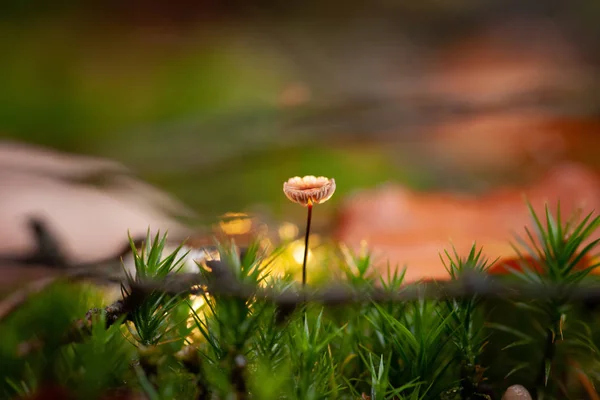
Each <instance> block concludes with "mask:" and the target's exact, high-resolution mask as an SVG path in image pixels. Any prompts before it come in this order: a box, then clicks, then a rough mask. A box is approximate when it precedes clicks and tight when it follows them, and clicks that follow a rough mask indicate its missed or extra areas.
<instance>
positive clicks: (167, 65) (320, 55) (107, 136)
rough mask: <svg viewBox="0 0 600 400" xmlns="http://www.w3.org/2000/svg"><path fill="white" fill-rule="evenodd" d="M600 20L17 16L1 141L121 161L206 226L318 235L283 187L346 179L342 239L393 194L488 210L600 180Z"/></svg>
mask: <svg viewBox="0 0 600 400" xmlns="http://www.w3.org/2000/svg"><path fill="white" fill-rule="evenodd" d="M599 18H600V3H599V2H597V1H594V0H580V1H573V2H564V1H558V0H547V1H531V2H523V1H513V0H488V1H476V0H460V1H451V2H440V1H432V0H423V1H400V0H399V1H389V0H374V1H369V2H365V3H363V2H342V1H335V0H328V1H305V2H289V1H278V0H270V1H262V2H243V1H218V2H217V1H194V2H192V1H175V2H158V1H157V2H146V1H125V2H123V1H112V0H107V1H103V2H80V1H74V0H60V1H53V2H45V1H42V0H28V1H20V0H19V1H17V0H5V1H3V2H2V4H1V5H0V55H1V61H0V137H1V138H3V139H7V140H10V141H11V142H14V141H17V142H20V143H26V144H32V145H39V146H43V147H44V148H47V149H51V150H56V151H64V152H69V153H74V154H80V155H86V156H93V157H101V158H102V159H107V160H114V161H115V162H118V163H120V164H122V165H124V166H126V167H127V168H129V169H130V170H131V171H133V173H134V174H135V175H136V176H137V177H139V178H140V179H141V180H143V181H145V182H148V183H149V184H150V185H152V186H153V187H155V188H158V189H159V190H161V191H164V192H165V193H168V195H169V196H172V197H173V198H176V199H178V200H179V201H180V202H181V203H182V204H185V205H186V207H188V209H189V211H190V214H189V215H192V214H193V215H194V218H192V219H193V223H194V224H197V226H202V225H206V224H207V223H210V222H212V221H213V220H214V219H215V218H217V217H218V216H220V215H223V214H224V213H227V212H250V211H257V212H261V213H263V214H264V215H269V216H270V217H272V218H274V219H276V220H278V221H281V220H284V219H286V220H292V221H295V222H297V223H301V221H302V219H303V218H304V210H303V209H302V208H301V207H298V206H297V205H294V204H291V203H290V202H288V201H287V200H286V199H285V197H284V196H283V194H282V191H281V186H282V183H283V181H284V180H286V179H287V178H288V177H291V176H295V175H304V174H315V175H325V176H330V177H335V179H336V181H337V187H338V190H337V192H336V195H335V196H334V197H333V198H332V199H331V200H330V202H328V203H327V206H323V207H321V208H319V209H318V211H317V213H318V214H319V216H318V218H316V219H315V224H316V225H315V227H316V229H317V232H319V231H320V230H321V231H327V230H330V229H333V228H334V227H335V224H336V221H337V218H338V216H337V214H336V210H337V207H338V206H339V205H340V204H341V202H343V201H344V199H345V198H346V196H347V195H349V194H351V193H354V192H356V191H358V190H361V189H368V188H375V187H379V186H380V185H381V184H383V183H385V182H395V183H396V184H401V185H403V187H406V188H409V189H410V190H415V191H428V192H432V191H444V192H451V193H467V194H468V193H471V194H480V193H485V192H486V191H489V190H490V189H491V188H495V187H498V186H502V185H513V184H518V185H528V184H529V183H530V182H534V181H535V180H536V179H539V178H540V177H541V176H543V175H544V174H546V173H547V172H548V170H550V169H551V168H553V167H555V166H557V165H559V164H561V163H562V162H564V161H567V160H570V161H577V162H581V163H584V164H585V165H586V166H587V167H586V168H590V169H591V170H595V169H596V168H597V167H598V166H600V162H599V160H598V152H597V148H598V144H599V143H600V142H599V140H598V139H599V137H598V134H597V132H599V128H600V120H599V117H600V95H599V93H600V91H599V88H600V46H599V44H600V24H599V23H598V21H599ZM11 154H12V153H11ZM28 157H29V158H36V157H37V156H33V155H32V156H28V155H27V154H25V155H24V156H23V158H24V159H27V158H28ZM40 168H43V167H40ZM71 168H72V169H73V170H75V171H76V170H78V169H79V167H77V165H75V164H74V165H73V166H72V167H71ZM5 193H6V192H5ZM44 193H45V192H42V193H40V194H39V196H40V197H41V198H44V196H46V194H44ZM0 196H3V194H2V193H0ZM41 207H43V205H42V206H41ZM189 221H190V219H188V222H189ZM300 230H301V229H300Z"/></svg>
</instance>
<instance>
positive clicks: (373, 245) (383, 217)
mask: <svg viewBox="0 0 600 400" xmlns="http://www.w3.org/2000/svg"><path fill="white" fill-rule="evenodd" d="M524 196H526V198H527V199H528V200H529V201H530V202H531V204H532V206H533V208H534V210H535V211H536V213H538V215H542V214H541V213H543V211H544V205H545V203H546V202H547V203H548V204H549V205H550V208H551V210H556V204H557V201H559V200H560V203H561V213H562V215H563V216H564V217H568V216H571V215H573V213H575V212H576V211H578V210H581V211H582V212H583V213H588V212H590V211H592V210H593V209H600V178H599V177H598V175H596V174H595V173H594V172H592V171H590V170H588V169H586V168H584V167H583V166H581V165H578V164H570V163H569V164H563V165H561V166H558V167H556V168H554V169H552V170H551V171H549V172H548V173H547V174H546V176H544V177H543V178H542V179H540V180H539V181H538V182H536V183H534V184H532V185H531V186H529V187H526V188H519V187H508V188H503V189H497V190H495V191H493V192H490V193H488V194H486V195H483V196H479V197H477V196H467V195H456V194H450V193H417V192H414V191H411V190H409V189H407V188H404V187H402V186H400V185H392V184H389V185H386V186H384V187H381V188H379V189H375V190H368V191H364V192H361V193H358V194H357V195H355V196H353V197H351V198H349V199H347V200H346V201H345V202H344V204H343V205H342V208H341V211H340V223H339V225H338V227H337V230H336V239H338V240H340V241H342V242H345V243H347V244H348V245H350V246H355V247H356V248H358V247H359V246H360V243H361V241H366V242H367V244H368V246H369V248H370V249H372V250H373V251H374V255H375V256H376V257H377V256H378V257H377V259H378V260H379V262H378V266H380V267H381V268H382V269H383V268H385V265H386V261H387V260H388V259H389V261H390V264H391V265H392V266H399V267H402V266H404V265H406V266H407V267H408V269H407V276H406V278H407V280H408V281H414V280H417V279H422V278H433V279H445V278H447V277H448V275H447V272H446V270H445V269H444V266H443V264H442V263H441V261H440V258H439V253H440V252H442V251H443V250H445V249H451V246H452V245H454V246H455V248H456V250H457V251H458V253H459V254H462V255H465V256H466V255H467V254H468V252H469V250H470V248H471V246H472V245H473V243H474V241H476V242H477V245H478V246H483V253H484V254H485V255H486V256H487V257H488V258H489V259H490V260H493V259H495V258H496V257H500V261H499V263H498V264H497V265H499V264H502V263H503V262H511V260H512V261H513V263H514V259H515V257H516V254H515V252H514V250H513V249H512V247H511V246H510V242H511V240H512V233H513V232H514V233H517V234H519V235H522V234H524V233H525V232H524V226H526V225H528V226H531V225H530V223H531V220H530V215H529V211H528V209H527V206H526V203H525V197H524ZM496 271H498V272H499V271H501V270H499V269H496Z"/></svg>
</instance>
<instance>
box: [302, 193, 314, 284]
mask: <svg viewBox="0 0 600 400" xmlns="http://www.w3.org/2000/svg"><path fill="white" fill-rule="evenodd" d="M307 208H308V215H307V216H306V235H305V236H304V258H303V259H302V288H304V287H305V286H306V260H307V258H308V237H309V234H310V221H311V219H312V208H313V206H312V204H311V203H309V204H308V207H307Z"/></svg>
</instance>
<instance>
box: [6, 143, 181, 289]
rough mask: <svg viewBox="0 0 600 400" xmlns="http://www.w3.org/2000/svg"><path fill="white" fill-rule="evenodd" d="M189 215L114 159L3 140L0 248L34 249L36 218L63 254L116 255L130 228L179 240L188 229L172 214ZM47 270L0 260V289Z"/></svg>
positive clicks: (73, 257) (74, 258)
mask: <svg viewBox="0 0 600 400" xmlns="http://www.w3.org/2000/svg"><path fill="white" fill-rule="evenodd" d="M97 180H100V181H101V184H98V183H97V182H96V181H97ZM191 214H192V213H191V211H189V210H188V209H187V208H186V207H185V206H184V205H182V204H181V203H179V202H178V201H176V200H175V199H173V198H172V197H171V196H169V195H168V194H166V193H164V192H162V191H160V190H158V189H156V188H154V187H152V186H150V185H148V184H146V183H145V182H142V181H141V180H139V179H137V178H136V177H135V176H134V175H133V174H132V173H131V172H130V171H128V170H127V169H126V168H125V167H124V166H122V165H120V164H118V163H116V162H113V161H111V160H104V159H98V158H92V157H87V156H80V155H74V154H66V153H61V152H58V151H53V150H49V149H44V148H40V147H36V146H30V145H25V144H20V143H14V142H3V141H0V220H1V221H2V224H1V225H0V254H10V255H16V254H27V253H30V252H31V251H32V250H33V248H34V241H33V237H32V233H31V232H30V229H29V227H28V224H27V220H28V218H30V217H38V218H41V219H42V220H43V221H44V222H45V223H46V225H47V227H48V229H49V230H50V231H51V233H52V234H53V235H54V236H55V238H56V240H57V241H58V242H59V244H60V245H61V246H62V250H63V251H64V252H65V255H66V257H67V258H68V260H69V261H70V262H72V263H80V262H93V261H96V260H101V259H105V258H107V257H109V256H112V255H115V256H116V255H118V254H119V251H121V249H122V248H123V247H124V245H126V244H127V234H128V232H129V233H130V234H131V235H132V236H133V237H139V236H145V234H146V231H147V229H148V228H150V229H152V230H153V231H155V230H158V229H160V230H161V231H162V232H165V231H166V230H168V231H169V235H170V237H172V238H173V237H177V238H178V237H181V238H183V237H185V236H187V235H188V234H189V230H188V229H187V227H185V226H184V225H183V224H181V223H179V222H177V221H176V220H175V218H173V216H174V215H182V216H189V215H191ZM48 272H49V271H48V270H47V269H44V268H34V267H31V268H23V267H21V266H11V265H3V266H2V274H1V275H0V288H2V287H6V286H9V285H13V283H16V282H19V281H21V282H25V281H29V280H31V279H36V278H39V277H42V276H46V275H47V274H48Z"/></svg>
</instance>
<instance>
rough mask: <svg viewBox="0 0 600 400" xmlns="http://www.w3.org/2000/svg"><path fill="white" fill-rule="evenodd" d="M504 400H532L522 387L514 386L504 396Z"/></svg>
mask: <svg viewBox="0 0 600 400" xmlns="http://www.w3.org/2000/svg"><path fill="white" fill-rule="evenodd" d="M502 400H532V399H531V395H530V394H529V392H528V391H527V389H525V387H524V386H522V385H512V386H510V387H509V388H508V389H506V392H504V396H502Z"/></svg>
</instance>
